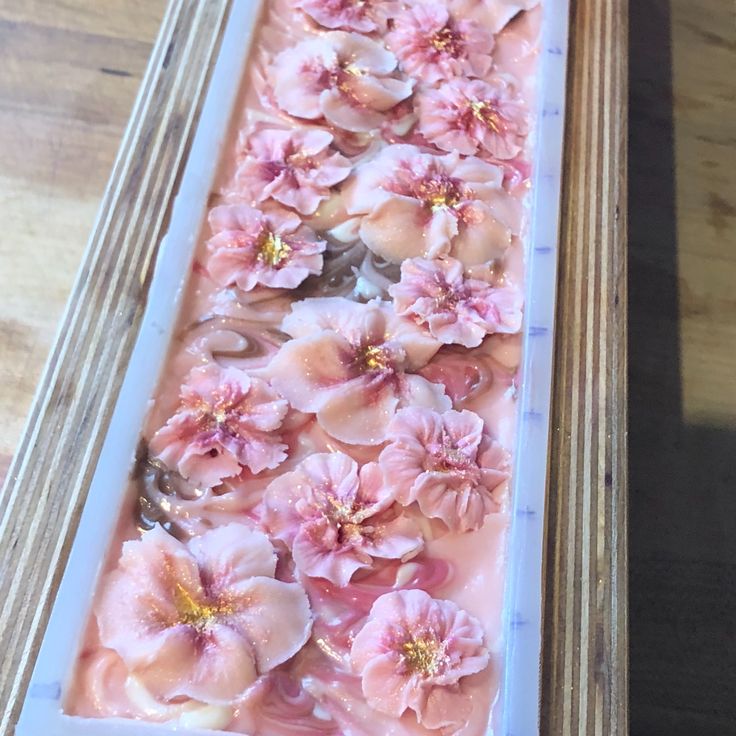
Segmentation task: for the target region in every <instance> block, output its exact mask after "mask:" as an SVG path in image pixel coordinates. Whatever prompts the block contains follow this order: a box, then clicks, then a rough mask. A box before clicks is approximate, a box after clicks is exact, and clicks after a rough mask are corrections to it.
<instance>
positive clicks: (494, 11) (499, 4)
mask: <svg viewBox="0 0 736 736" xmlns="http://www.w3.org/2000/svg"><path fill="white" fill-rule="evenodd" d="M536 5H539V0H492V2H489V0H450V2H449V6H450V10H451V12H452V13H453V15H455V17H457V18H469V19H472V20H474V21H476V22H477V23H480V24H481V25H482V26H483V27H484V28H487V29H488V30H489V31H491V32H492V33H498V32H499V31H501V30H502V29H503V28H504V27H505V26H506V24H507V23H508V22H509V21H510V20H511V19H512V18H514V17H515V16H516V15H517V14H518V13H519V12H520V11H522V10H530V9H531V8H533V7H535V6H536Z"/></svg>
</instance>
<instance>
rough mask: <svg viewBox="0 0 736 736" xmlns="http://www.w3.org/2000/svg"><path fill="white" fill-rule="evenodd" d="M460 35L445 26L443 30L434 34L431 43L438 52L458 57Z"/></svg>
mask: <svg viewBox="0 0 736 736" xmlns="http://www.w3.org/2000/svg"><path fill="white" fill-rule="evenodd" d="M460 40H461V37H460V34H458V33H457V31H453V30H452V28H449V27H448V26H445V27H444V28H442V29H441V30H439V31H437V32H436V33H434V34H432V36H430V39H429V43H430V44H431V45H432V46H433V47H434V48H435V49H436V50H437V51H441V52H443V53H444V52H446V53H449V54H452V55H453V56H457V55H458V54H459V52H460Z"/></svg>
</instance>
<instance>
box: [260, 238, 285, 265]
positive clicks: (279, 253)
mask: <svg viewBox="0 0 736 736" xmlns="http://www.w3.org/2000/svg"><path fill="white" fill-rule="evenodd" d="M289 253H291V248H290V247H289V244H288V243H286V242H285V241H283V240H282V239H281V238H280V237H279V236H278V235H276V234H275V233H272V232H269V233H268V234H267V235H266V236H265V237H264V238H263V241H262V242H261V247H260V251H259V253H258V258H259V259H260V260H261V261H263V262H264V263H265V264H266V265H268V266H271V267H272V268H273V267H274V266H279V265H280V264H281V263H282V262H283V261H285V260H286V259H287V258H288V257H289Z"/></svg>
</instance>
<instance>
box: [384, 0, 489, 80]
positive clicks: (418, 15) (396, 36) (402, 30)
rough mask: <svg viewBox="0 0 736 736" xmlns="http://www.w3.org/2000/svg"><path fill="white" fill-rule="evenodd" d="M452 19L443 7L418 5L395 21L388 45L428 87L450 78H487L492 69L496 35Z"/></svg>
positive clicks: (471, 24) (405, 65) (428, 4)
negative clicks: (492, 52) (494, 37)
mask: <svg viewBox="0 0 736 736" xmlns="http://www.w3.org/2000/svg"><path fill="white" fill-rule="evenodd" d="M459 18H462V16H459V15H458V16H455V15H451V14H450V12H449V11H448V9H447V8H446V7H444V5H443V4H441V3H430V2H415V3H411V4H409V6H408V7H407V8H406V10H404V12H403V13H400V14H398V15H397V16H396V18H394V25H393V30H391V31H390V32H389V33H387V34H386V44H387V45H388V47H389V48H390V49H391V50H392V51H393V52H394V53H395V54H396V56H397V57H398V59H399V64H400V66H401V68H402V69H403V70H404V71H405V72H406V73H407V74H408V75H409V76H410V77H414V78H415V79H418V80H419V81H421V82H422V84H425V85H434V84H436V83H437V82H439V81H442V80H443V79H449V78H450V77H456V76H464V77H483V76H485V75H486V74H487V73H488V71H489V70H490V68H491V64H492V59H491V51H492V49H493V35H492V34H491V33H490V32H489V31H487V30H485V29H484V28H483V26H481V25H479V24H478V23H475V22H474V21H469V20H464V19H463V20H459Z"/></svg>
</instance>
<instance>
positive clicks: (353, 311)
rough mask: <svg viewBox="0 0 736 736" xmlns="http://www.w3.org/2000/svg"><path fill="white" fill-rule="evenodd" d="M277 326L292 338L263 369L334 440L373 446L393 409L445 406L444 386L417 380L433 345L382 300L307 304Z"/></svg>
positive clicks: (326, 300)
mask: <svg viewBox="0 0 736 736" xmlns="http://www.w3.org/2000/svg"><path fill="white" fill-rule="evenodd" d="M281 329H282V330H283V331H284V332H286V333H287V334H289V335H291V336H292V337H293V338H295V339H294V340H289V341H288V342H286V343H285V344H284V345H283V346H282V347H281V349H280V350H279V352H278V353H277V354H276V356H275V357H274V358H273V360H272V361H271V363H270V365H269V371H270V373H271V377H272V379H271V380H272V382H273V385H274V386H275V387H276V388H277V390H278V391H280V392H281V393H282V395H283V396H285V397H286V398H287V399H288V400H289V403H290V404H291V405H292V406H293V407H294V408H296V409H299V411H304V412H312V413H315V414H316V415H317V421H318V422H319V424H320V426H321V427H322V429H324V430H325V431H326V432H327V433H328V434H330V435H332V436H333V437H335V438H336V439H338V440H341V441H343V442H348V443H350V444H360V445H377V444H380V443H381V442H383V441H384V438H385V434H386V425H387V424H388V422H389V421H390V420H391V418H392V417H393V415H394V414H395V413H396V410H397V409H398V408H400V407H402V406H426V407H431V408H436V409H442V408H449V406H450V404H449V400H448V399H447V397H446V396H445V395H444V389H443V387H441V386H438V385H437V384H433V383H430V382H429V381H427V380H425V379H424V378H421V377H420V376H417V375H416V371H417V370H419V369H420V368H422V366H424V365H426V364H427V363H428V362H429V361H430V359H431V358H432V356H433V355H434V354H435V353H436V352H437V349H438V348H439V343H438V342H437V341H436V340H434V339H433V338H432V337H430V336H429V335H428V334H427V333H426V332H424V331H423V330H421V329H420V328H419V327H417V326H416V325H414V324H413V323H412V322H410V321H408V320H402V319H400V318H398V317H397V316H396V315H395V314H394V312H393V310H392V309H391V308H390V306H388V305H386V304H384V303H381V302H379V301H372V302H369V303H368V304H358V303H356V302H352V301H349V300H347V299H344V298H342V297H326V298H318V299H307V300H305V301H302V302H298V303H296V304H294V305H292V312H291V314H290V315H288V316H287V317H286V318H285V319H284V321H283V324H282V326H281Z"/></svg>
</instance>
